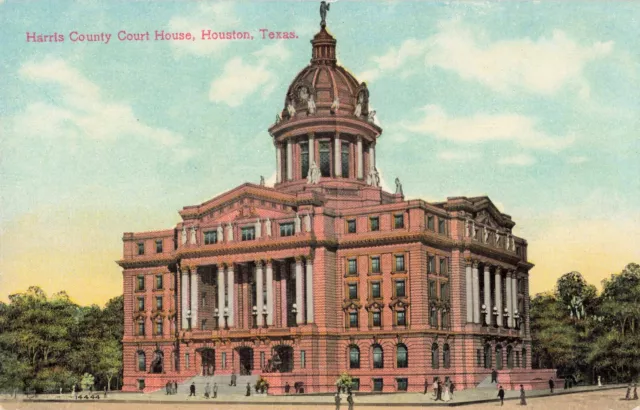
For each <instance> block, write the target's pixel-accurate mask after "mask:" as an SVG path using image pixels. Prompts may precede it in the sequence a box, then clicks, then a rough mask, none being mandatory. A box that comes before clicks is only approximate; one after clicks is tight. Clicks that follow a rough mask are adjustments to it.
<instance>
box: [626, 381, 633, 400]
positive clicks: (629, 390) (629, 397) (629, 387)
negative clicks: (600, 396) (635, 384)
mask: <svg viewBox="0 0 640 410" xmlns="http://www.w3.org/2000/svg"><path fill="white" fill-rule="evenodd" d="M624 399H625V400H631V383H629V385H628V386H627V395H626V396H624Z"/></svg>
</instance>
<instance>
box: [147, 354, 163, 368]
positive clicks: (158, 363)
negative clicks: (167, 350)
mask: <svg viewBox="0 0 640 410" xmlns="http://www.w3.org/2000/svg"><path fill="white" fill-rule="evenodd" d="M149 371H150V373H164V353H162V350H159V349H158V350H156V351H155V352H153V361H152V362H151V368H150V369H149Z"/></svg>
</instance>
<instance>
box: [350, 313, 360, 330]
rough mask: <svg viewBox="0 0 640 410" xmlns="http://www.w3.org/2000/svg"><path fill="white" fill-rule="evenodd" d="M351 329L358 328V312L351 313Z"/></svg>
mask: <svg viewBox="0 0 640 410" xmlns="http://www.w3.org/2000/svg"><path fill="white" fill-rule="evenodd" d="M349 327H358V312H349Z"/></svg>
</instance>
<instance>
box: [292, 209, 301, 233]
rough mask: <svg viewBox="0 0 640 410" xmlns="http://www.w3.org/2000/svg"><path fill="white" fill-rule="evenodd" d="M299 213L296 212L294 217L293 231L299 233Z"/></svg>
mask: <svg viewBox="0 0 640 410" xmlns="http://www.w3.org/2000/svg"><path fill="white" fill-rule="evenodd" d="M300 222H301V221H300V215H298V213H297V212H296V219H294V226H295V232H296V233H300Z"/></svg>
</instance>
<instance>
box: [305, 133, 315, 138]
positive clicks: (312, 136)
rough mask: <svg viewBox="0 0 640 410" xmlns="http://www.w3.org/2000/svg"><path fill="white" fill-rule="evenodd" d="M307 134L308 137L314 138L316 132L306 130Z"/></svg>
mask: <svg viewBox="0 0 640 410" xmlns="http://www.w3.org/2000/svg"><path fill="white" fill-rule="evenodd" d="M307 136H308V137H309V138H315V136H316V134H315V133H314V132H308V133H307Z"/></svg>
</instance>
